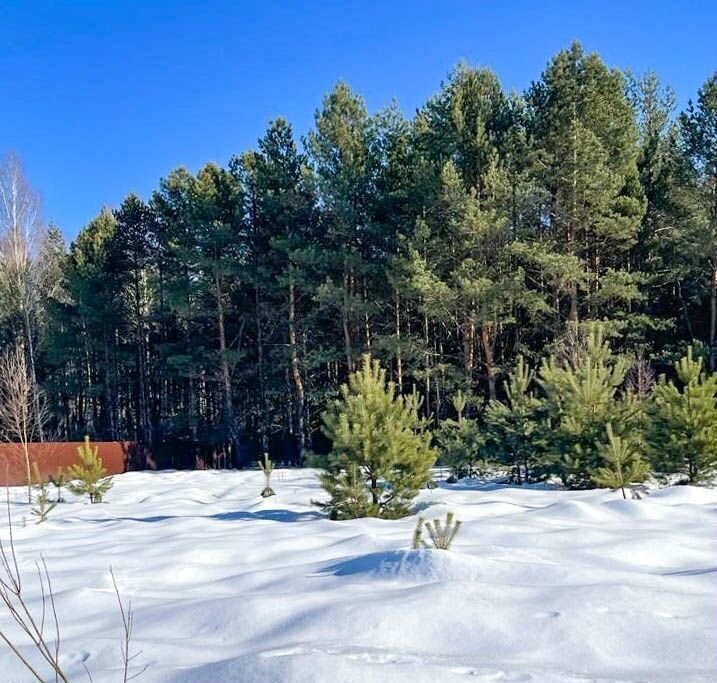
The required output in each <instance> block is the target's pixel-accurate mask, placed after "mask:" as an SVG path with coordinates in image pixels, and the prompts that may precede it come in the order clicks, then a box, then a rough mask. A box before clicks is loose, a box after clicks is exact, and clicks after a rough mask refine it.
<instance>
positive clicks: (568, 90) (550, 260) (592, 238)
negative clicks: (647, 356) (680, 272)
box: [521, 43, 644, 327]
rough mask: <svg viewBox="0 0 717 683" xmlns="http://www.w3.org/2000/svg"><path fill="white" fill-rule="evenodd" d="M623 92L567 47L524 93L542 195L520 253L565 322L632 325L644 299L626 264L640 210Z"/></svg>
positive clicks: (620, 82)
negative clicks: (635, 305) (635, 306)
mask: <svg viewBox="0 0 717 683" xmlns="http://www.w3.org/2000/svg"><path fill="white" fill-rule="evenodd" d="M625 91H626V88H625V82H624V78H623V76H622V74H621V73H620V72H618V71H617V70H615V69H612V70H611V69H609V68H608V67H607V66H606V65H605V64H604V63H603V62H602V60H601V59H600V58H599V57H598V56H597V55H596V54H586V53H585V52H584V50H583V48H582V46H581V45H580V44H579V43H573V45H572V46H571V47H570V48H569V49H568V50H564V51H561V52H560V53H558V54H557V55H556V56H555V57H554V58H553V59H552V60H551V61H550V63H549V64H548V67H547V68H546V70H545V71H544V72H543V75H542V77H541V79H540V80H539V81H538V82H537V83H535V84H534V85H533V86H532V88H531V89H530V91H529V93H528V96H527V98H528V105H529V107H528V108H529V116H528V120H529V122H530V126H529V132H530V138H531V140H532V146H533V150H532V151H533V160H534V170H535V180H536V182H538V183H539V184H540V186H541V187H542V188H543V189H544V190H545V193H544V195H543V197H544V205H543V207H542V210H541V211H540V212H539V213H538V216H539V217H540V224H539V225H538V226H537V231H536V238H537V240H536V241H533V240H531V241H530V243H529V244H525V245H523V249H522V251H521V257H522V258H523V259H525V261H526V262H527V263H528V264H532V265H533V266H534V267H535V268H536V269H537V272H538V273H540V275H539V276H538V277H539V278H540V281H541V282H544V283H545V285H547V287H545V290H546V291H545V293H546V295H547V296H548V297H549V298H550V300H551V303H552V304H553V306H554V308H555V311H556V314H558V315H559V316H561V317H562V315H566V316H567V318H568V320H569V321H571V322H576V321H578V320H579V319H582V318H602V317H606V316H609V317H610V318H611V319H613V320H614V321H615V324H619V325H620V327H625V326H629V325H634V322H633V321H631V320H630V318H629V316H628V315H626V313H627V312H629V306H630V304H631V302H633V301H636V300H639V299H640V298H641V296H642V295H641V292H640V283H641V277H640V276H639V275H638V274H635V272H634V270H632V269H630V268H629V265H628V261H627V258H626V257H627V256H628V254H629V250H630V249H631V247H632V246H633V243H634V240H635V238H636V234H637V231H638V228H639V224H640V219H641V217H642V214H643V211H644V205H643V200H642V197H641V190H640V187H639V177H638V174H637V165H636V162H637V133H636V128H635V119H634V112H633V110H632V108H631V106H630V103H629V102H628V100H627V97H626V92H625ZM546 269H548V270H547V272H545V273H543V272H541V271H545V270H546ZM545 275H548V276H549V277H547V278H546V277H545Z"/></svg>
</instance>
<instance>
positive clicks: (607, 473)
mask: <svg viewBox="0 0 717 683" xmlns="http://www.w3.org/2000/svg"><path fill="white" fill-rule="evenodd" d="M605 429H606V432H607V443H606V444H601V445H600V446H601V447H600V454H601V455H602V458H603V460H604V461H605V466H604V467H598V468H597V469H596V470H595V471H594V472H593V479H594V480H595V482H596V483H597V484H598V485H599V486H607V487H608V488H611V489H614V490H615V491H617V489H620V491H622V497H623V498H624V499H627V496H626V495H625V487H626V486H629V485H630V484H631V483H632V482H637V481H644V480H645V478H646V477H647V475H648V473H649V465H648V464H647V463H646V462H645V461H644V460H643V459H642V458H641V457H640V454H639V453H638V452H637V450H636V449H635V448H633V447H632V446H631V445H630V442H629V441H628V440H626V439H624V438H621V437H619V436H616V435H615V433H614V432H613V430H612V424H611V423H609V422H608V423H607V426H606V428H605Z"/></svg>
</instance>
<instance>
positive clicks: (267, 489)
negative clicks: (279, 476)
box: [259, 453, 276, 498]
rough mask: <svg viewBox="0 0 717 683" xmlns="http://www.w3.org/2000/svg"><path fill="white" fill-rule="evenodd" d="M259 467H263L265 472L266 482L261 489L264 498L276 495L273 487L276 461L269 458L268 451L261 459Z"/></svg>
mask: <svg viewBox="0 0 717 683" xmlns="http://www.w3.org/2000/svg"><path fill="white" fill-rule="evenodd" d="M259 467H261V470H262V472H263V473H264V478H265V479H266V483H265V485H264V488H263V489H262V491H261V497H262V498H268V497H269V496H275V495H276V494H275V493H274V489H272V488H271V473H272V472H273V471H274V463H273V462H272V461H271V459H270V458H269V454H268V453H264V457H263V458H262V459H261V460H259Z"/></svg>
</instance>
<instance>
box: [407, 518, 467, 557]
mask: <svg viewBox="0 0 717 683" xmlns="http://www.w3.org/2000/svg"><path fill="white" fill-rule="evenodd" d="M462 524H463V522H461V521H458V520H455V521H454V519H453V513H452V512H447V513H446V521H445V522H443V523H442V522H441V520H440V519H434V520H433V521H432V522H426V521H425V520H424V519H423V517H419V518H418V522H417V523H416V528H415V529H414V531H413V540H412V543H411V547H412V548H413V550H420V549H421V548H430V547H431V545H432V546H433V548H435V549H436V550H450V548H451V544H452V543H453V540H454V539H455V537H456V535H457V534H458V531H459V530H460V528H461V525H462ZM424 529H426V530H427V531H428V536H429V538H430V539H431V545H429V544H428V543H427V542H426V541H425V540H424V539H423V530H424Z"/></svg>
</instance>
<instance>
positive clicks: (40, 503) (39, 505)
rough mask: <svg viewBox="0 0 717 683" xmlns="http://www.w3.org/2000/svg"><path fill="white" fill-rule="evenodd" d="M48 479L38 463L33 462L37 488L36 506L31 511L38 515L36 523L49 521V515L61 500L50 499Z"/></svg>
mask: <svg viewBox="0 0 717 683" xmlns="http://www.w3.org/2000/svg"><path fill="white" fill-rule="evenodd" d="M47 485H48V481H47V479H46V478H45V477H43V476H42V475H41V474H40V468H39V467H38V466H37V463H36V462H34V463H32V486H33V488H34V489H35V500H34V502H35V507H33V508H32V509H31V510H30V512H31V513H32V514H33V516H35V517H37V522H36V524H41V523H42V522H46V521H47V515H49V514H50V513H51V512H52V511H53V510H54V508H55V506H56V505H57V503H58V502H59V499H58V500H55V501H52V500H50V492H49V491H48V490H47Z"/></svg>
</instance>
